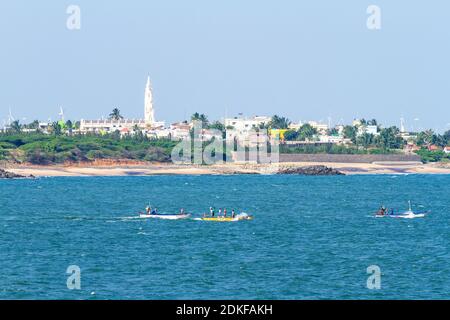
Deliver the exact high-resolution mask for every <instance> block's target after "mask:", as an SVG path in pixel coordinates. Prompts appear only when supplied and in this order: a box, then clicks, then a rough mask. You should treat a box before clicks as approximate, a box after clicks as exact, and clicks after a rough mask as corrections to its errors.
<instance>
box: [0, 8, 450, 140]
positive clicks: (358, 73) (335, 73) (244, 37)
mask: <svg viewBox="0 0 450 320" xmlns="http://www.w3.org/2000/svg"><path fill="white" fill-rule="evenodd" d="M77 4H78V5H79V7H80V10H81V19H82V20H81V21H82V23H81V26H80V29H79V30H69V29H68V28H67V27H66V19H67V18H68V17H70V14H67V12H66V9H67V7H68V4H64V5H63V4H61V5H58V6H55V5H53V4H50V3H39V4H28V3H27V4H26V5H24V2H20V1H18V2H9V3H5V4H4V5H3V10H2V12H1V13H0V14H1V19H0V24H1V25H0V26H1V28H0V33H1V36H2V39H3V41H4V46H5V48H7V50H3V51H2V52H1V53H0V59H1V61H3V62H4V63H3V64H2V67H3V68H2V73H1V74H0V84H1V86H2V87H3V88H7V90H2V93H1V94H0V121H1V120H4V119H5V118H7V117H8V113H9V108H11V109H12V112H13V115H14V116H15V118H16V119H20V120H22V119H23V118H26V119H25V120H22V121H21V122H29V121H33V120H34V119H39V120H42V121H44V120H47V119H48V118H50V117H51V118H52V119H57V113H58V112H59V108H60V107H63V108H64V110H65V112H66V115H67V117H68V118H71V119H82V118H90V119H98V118H101V117H102V116H104V117H106V116H107V115H108V113H109V112H110V110H111V109H112V108H115V107H118V108H120V109H121V110H122V111H123V113H124V114H125V115H126V116H127V117H128V118H136V119H138V118H140V117H141V115H142V112H141V101H142V100H141V92H142V91H141V90H142V89H141V87H142V82H143V81H145V80H144V79H145V78H146V76H147V74H148V73H150V75H151V77H152V82H153V84H154V89H155V106H156V108H157V110H158V115H157V116H158V118H160V119H162V120H166V121H167V123H170V122H176V121H180V120H181V119H188V118H189V116H190V115H191V114H192V113H194V112H200V113H205V114H208V115H209V117H210V118H211V119H221V118H224V117H227V116H235V115H238V114H239V113H243V114H244V115H247V116H253V115H268V116H271V115H273V114H280V115H283V116H286V117H288V118H289V119H291V120H292V121H294V122H298V121H299V120H303V121H308V120H315V121H319V122H320V121H321V120H322V122H324V123H328V118H329V117H330V118H331V119H332V122H333V124H337V123H350V122H351V121H352V120H353V119H355V118H369V119H371V118H376V119H378V120H379V121H380V122H382V123H385V124H386V125H397V126H398V125H399V121H400V120H399V119H400V118H401V117H403V118H404V119H405V121H406V126H407V128H408V130H412V129H413V130H426V129H428V128H432V129H434V130H435V131H437V132H444V131H446V130H448V129H449V128H450V124H449V122H450V111H449V108H448V107H447V105H448V104H449V99H448V96H447V94H446V93H445V92H446V87H447V86H448V80H447V77H446V76H445V75H446V74H447V73H448V72H447V71H448V70H449V69H450V68H449V62H448V61H447V59H446V56H448V53H450V47H449V45H448V44H447V43H446V42H444V41H442V40H441V38H440V37H429V34H437V35H439V34H440V32H442V31H441V30H443V29H445V24H446V22H445V21H446V20H445V19H443V16H442V15H443V12H445V9H444V8H445V7H446V6H447V5H446V4H443V5H441V7H425V6H424V5H416V6H410V7H407V14H404V10H406V9H405V7H404V6H402V5H401V4H394V3H386V2H383V1H381V2H380V3H378V5H379V6H380V8H381V10H382V17H383V18H382V19H383V20H382V28H381V29H380V30H368V29H367V27H366V20H367V18H368V16H369V15H368V14H367V12H366V9H367V5H362V4H360V3H358V2H357V1H351V2H348V3H346V4H345V5H342V4H339V5H338V4H330V3H328V2H327V3H326V6H323V4H324V3H322V2H321V1H319V2H317V3H308V4H298V3H295V2H292V1H287V2H285V3H284V6H281V7H280V6H278V5H275V4H270V3H262V4H260V3H258V6H256V7H257V9H255V6H254V4H255V3H252V2H249V3H246V4H239V5H238V4H237V3H233V2H231V3H227V4H220V5H218V6H211V5H208V4H207V3H203V2H194V3H191V4H190V5H187V4H183V3H181V2H180V3H177V6H176V9H174V7H173V6H171V5H169V4H164V3H139V4H136V5H135V6H133V7H127V6H126V5H125V3H122V2H118V3H114V4H110V3H106V2H105V3H102V2H99V3H89V2H86V1H79V2H78V3H77ZM442 6H443V7H444V8H442ZM104 8H107V9H108V11H107V12H108V15H106V16H105V15H103V14H102V12H103V11H104V10H103V9H104ZM324 8H328V9H327V10H324ZM237 9H239V10H237ZM274 12H275V13H276V14H273V13H274ZM269 13H271V14H272V15H271V19H267V17H268V16H269ZM416 15H417V16H420V17H421V21H420V23H417V24H413V23H412V22H411V21H412V20H414V19H409V18H408V17H412V16H416ZM431 17H433V19H432V20H430V19H431ZM112 21H114V23H112ZM438 22H439V23H438ZM206 26H207V27H206ZM330 26H333V28H330ZM10 31H13V32H10ZM312 34H314V36H312ZM98 39H101V41H97V40H98ZM399 39H400V40H399ZM424 44H426V45H424ZM426 47H430V48H439V50H433V51H429V50H426ZM81 57H82V58H81ZM430 79H431V80H432V81H431V80H430Z"/></svg>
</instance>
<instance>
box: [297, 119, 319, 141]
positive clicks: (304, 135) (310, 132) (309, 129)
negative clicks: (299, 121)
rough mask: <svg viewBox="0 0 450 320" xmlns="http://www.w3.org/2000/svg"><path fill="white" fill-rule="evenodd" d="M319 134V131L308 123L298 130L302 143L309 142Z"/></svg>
mask: <svg viewBox="0 0 450 320" xmlns="http://www.w3.org/2000/svg"><path fill="white" fill-rule="evenodd" d="M316 134H317V129H316V128H314V127H313V126H311V125H310V124H309V123H306V124H304V125H302V126H301V127H300V129H298V135H299V139H300V141H305V140H309V139H311V138H312V137H314V136H315V135H316Z"/></svg>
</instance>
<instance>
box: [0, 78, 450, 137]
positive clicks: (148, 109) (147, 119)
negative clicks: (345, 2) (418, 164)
mask: <svg viewBox="0 0 450 320" xmlns="http://www.w3.org/2000/svg"><path fill="white" fill-rule="evenodd" d="M143 105H144V113H143V114H141V116H138V117H129V116H128V114H135V111H134V110H125V109H120V108H119V107H118V106H116V107H114V108H112V109H110V110H109V111H107V112H106V114H105V113H102V115H101V116H100V117H93V118H91V120H86V118H85V117H81V118H70V116H69V117H68V116H67V109H65V108H63V107H62V106H59V107H58V108H55V111H56V110H58V111H59V112H55V113H54V114H52V115H50V116H48V117H47V118H45V117H44V118H42V117H41V118H35V119H28V118H27V117H26V116H25V117H20V116H19V117H17V116H15V115H14V113H13V109H12V108H11V107H9V109H8V112H7V113H5V114H6V116H5V117H3V119H0V120H2V126H1V128H2V129H5V128H7V127H9V126H10V125H11V123H12V122H13V121H19V123H20V124H22V125H23V124H27V123H31V122H33V121H39V122H41V123H42V124H45V123H47V124H48V125H50V124H51V123H52V122H54V121H60V120H71V121H73V122H76V121H80V122H81V123H82V124H83V123H89V122H91V123H92V122H96V123H98V122H102V121H106V120H108V119H109V118H110V117H111V115H110V111H111V110H113V109H117V110H118V111H120V112H121V116H123V117H124V119H126V120H128V121H133V123H134V122H136V123H137V124H138V125H139V126H142V128H145V127H146V126H148V125H149V124H156V126H154V127H158V128H169V127H170V126H171V124H177V123H182V122H184V121H188V122H189V121H190V120H191V116H192V115H193V114H194V113H198V112H197V111H195V112H194V111H193V112H192V113H190V114H188V115H184V117H182V118H176V115H173V116H172V119H174V120H173V121H168V122H166V121H165V120H162V119H158V120H157V119H156V116H155V107H154V93H153V84H152V82H151V77H150V75H147V80H146V84H145V91H144V100H143ZM133 109H134V108H133ZM141 110H142V106H141ZM129 111H132V112H131V113H130V112H129ZM69 114H70V112H69ZM205 115H206V116H209V115H208V114H205ZM272 116H284V114H276V113H274V114H246V113H244V112H240V113H238V114H235V115H229V114H228V112H227V111H225V114H224V115H223V116H222V117H220V118H217V119H214V118H208V119H209V120H210V121H219V122H221V123H223V124H225V125H226V124H227V122H230V121H231V120H232V119H242V120H250V121H251V119H254V118H265V119H269V118H271V117H272ZM370 119H375V120H377V119H379V118H377V117H365V116H354V117H353V118H352V119H351V120H349V121H345V120H344V119H343V118H340V119H339V120H336V119H333V118H332V117H331V116H328V117H327V118H326V119H301V118H298V120H295V119H290V118H287V120H289V122H290V123H291V124H293V125H296V124H298V125H301V124H305V123H311V124H313V125H315V126H317V127H318V128H320V127H323V126H327V128H328V129H331V128H335V127H339V126H345V125H354V124H355V122H358V121H360V120H363V121H364V120H370ZM377 121H378V120H377ZM419 121H420V119H418V118H415V119H411V120H409V119H407V118H405V117H404V116H403V115H402V116H401V117H400V118H399V119H398V121H397V123H381V122H378V124H377V125H378V126H385V127H389V126H395V127H398V128H400V129H401V131H402V132H418V131H425V130H429V129H430V130H433V131H435V132H436V133H442V132H444V131H447V130H448V129H450V124H448V125H447V126H446V127H448V128H446V127H445V126H444V127H443V129H442V132H441V131H439V129H435V128H425V127H422V126H420V122H419Z"/></svg>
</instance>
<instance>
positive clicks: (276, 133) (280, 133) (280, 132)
mask: <svg viewBox="0 0 450 320" xmlns="http://www.w3.org/2000/svg"><path fill="white" fill-rule="evenodd" d="M287 131H289V129H270V137H271V138H272V139H275V138H276V137H278V138H279V139H280V140H284V134H285V133H286V132H287Z"/></svg>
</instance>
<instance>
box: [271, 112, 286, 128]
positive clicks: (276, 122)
mask: <svg viewBox="0 0 450 320" xmlns="http://www.w3.org/2000/svg"><path fill="white" fill-rule="evenodd" d="M290 124H291V122H290V121H289V119H288V118H285V117H280V116H277V115H274V116H273V117H272V120H270V122H269V127H270V128H271V129H287V128H288V127H289V125H290Z"/></svg>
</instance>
